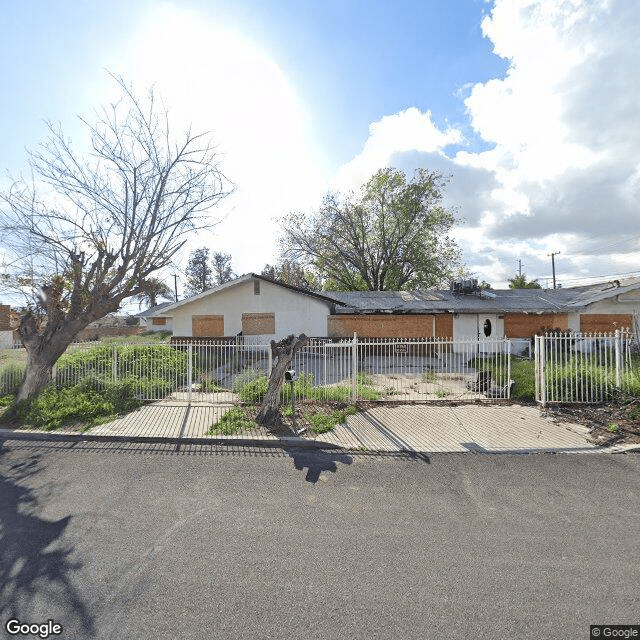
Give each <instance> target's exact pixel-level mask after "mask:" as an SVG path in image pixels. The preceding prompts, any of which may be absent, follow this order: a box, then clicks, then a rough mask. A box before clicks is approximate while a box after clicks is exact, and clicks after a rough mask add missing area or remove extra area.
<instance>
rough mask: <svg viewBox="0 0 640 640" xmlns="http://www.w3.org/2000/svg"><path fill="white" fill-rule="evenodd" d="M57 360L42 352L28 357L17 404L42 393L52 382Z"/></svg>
mask: <svg viewBox="0 0 640 640" xmlns="http://www.w3.org/2000/svg"><path fill="white" fill-rule="evenodd" d="M56 360H57V358H53V359H52V358H51V357H48V355H47V354H44V353H42V352H41V351H36V352H35V353H30V354H28V356H27V368H26V370H25V372H24V377H23V378H22V383H21V384H20V389H19V390H18V394H17V396H16V402H20V401H21V400H26V399H27V398H29V397H30V396H32V395H34V394H36V393H39V392H40V391H42V390H43V389H44V388H45V387H46V386H47V385H48V384H49V383H50V382H51V374H52V371H53V365H54V364H55V361H56Z"/></svg>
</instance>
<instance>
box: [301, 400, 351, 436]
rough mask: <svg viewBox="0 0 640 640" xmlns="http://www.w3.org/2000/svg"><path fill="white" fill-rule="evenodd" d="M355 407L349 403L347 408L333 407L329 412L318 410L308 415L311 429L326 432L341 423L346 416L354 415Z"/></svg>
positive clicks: (344, 420) (345, 419) (316, 431)
mask: <svg viewBox="0 0 640 640" xmlns="http://www.w3.org/2000/svg"><path fill="white" fill-rule="evenodd" d="M355 413H356V408H355V407H354V406H353V405H351V406H350V407H348V408H347V409H334V410H333V411H332V412H331V413H329V414H326V413H322V412H321V411H319V412H318V413H314V414H312V415H310V416H309V422H310V423H311V431H314V432H315V433H327V431H331V430H332V429H333V428H334V427H335V426H336V425H339V424H343V423H344V422H346V421H347V416H348V415H349V416H350V415H354V414H355Z"/></svg>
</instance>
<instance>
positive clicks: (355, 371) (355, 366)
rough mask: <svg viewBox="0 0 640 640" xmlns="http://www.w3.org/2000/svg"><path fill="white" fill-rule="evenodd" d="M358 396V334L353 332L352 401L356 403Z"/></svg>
mask: <svg viewBox="0 0 640 640" xmlns="http://www.w3.org/2000/svg"><path fill="white" fill-rule="evenodd" d="M357 396H358V334H357V333H356V332H355V331H354V332H353V343H352V347H351V399H352V400H353V401H354V402H355V401H356V400H357Z"/></svg>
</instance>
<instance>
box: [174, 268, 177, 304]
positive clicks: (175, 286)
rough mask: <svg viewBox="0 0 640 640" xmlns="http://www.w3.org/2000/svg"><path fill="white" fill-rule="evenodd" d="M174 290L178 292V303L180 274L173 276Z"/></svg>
mask: <svg viewBox="0 0 640 640" xmlns="http://www.w3.org/2000/svg"><path fill="white" fill-rule="evenodd" d="M173 288H174V289H175V292H176V302H178V274H176V273H174V274H173Z"/></svg>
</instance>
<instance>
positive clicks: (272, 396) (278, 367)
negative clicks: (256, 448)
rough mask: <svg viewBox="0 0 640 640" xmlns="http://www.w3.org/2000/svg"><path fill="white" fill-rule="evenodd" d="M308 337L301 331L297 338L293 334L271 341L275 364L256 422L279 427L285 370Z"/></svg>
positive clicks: (289, 366)
mask: <svg viewBox="0 0 640 640" xmlns="http://www.w3.org/2000/svg"><path fill="white" fill-rule="evenodd" d="M307 341H308V338H307V336H306V335H305V334H304V333H301V334H300V335H299V336H298V337H297V338H296V336H294V335H293V334H291V335H290V336H287V337H286V338H284V339H283V340H280V342H276V341H275V340H272V341H271V357H272V362H273V366H272V368H271V375H270V376H269V386H268V387H267V393H266V394H265V396H264V398H263V400H262V405H261V406H260V411H258V415H257V416H256V422H257V423H258V424H261V425H263V426H265V427H271V428H277V427H279V426H280V425H281V424H282V414H281V413H280V391H281V390H282V384H283V382H284V374H285V371H287V370H288V369H290V368H291V360H293V356H294V355H295V354H296V351H298V349H300V348H301V347H303V346H304V345H305V344H307Z"/></svg>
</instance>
